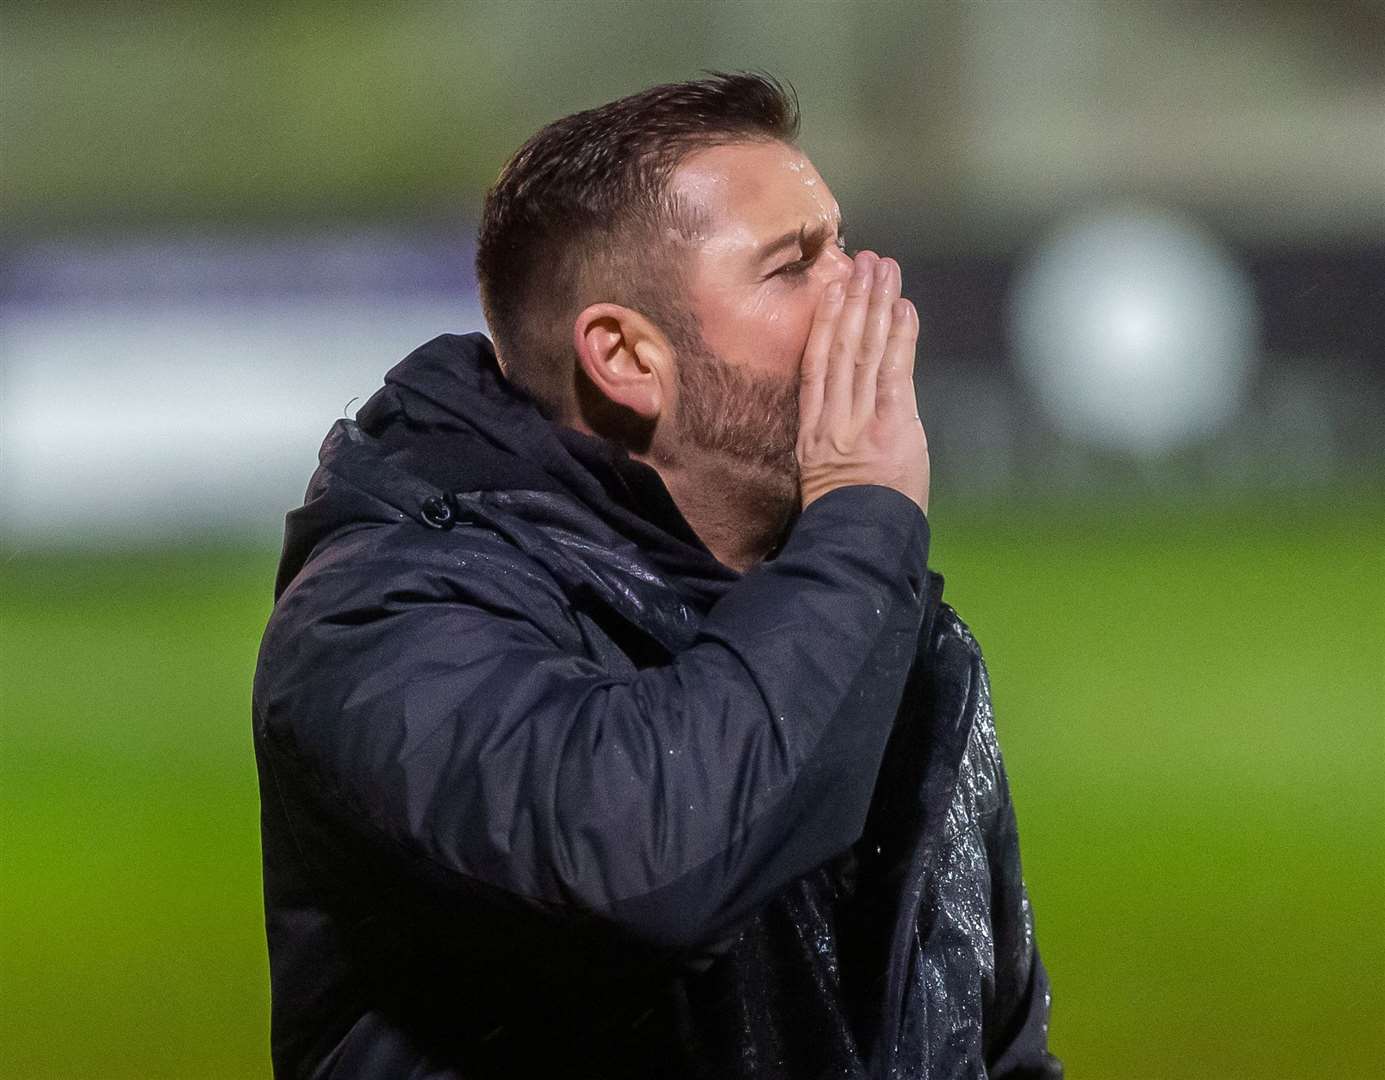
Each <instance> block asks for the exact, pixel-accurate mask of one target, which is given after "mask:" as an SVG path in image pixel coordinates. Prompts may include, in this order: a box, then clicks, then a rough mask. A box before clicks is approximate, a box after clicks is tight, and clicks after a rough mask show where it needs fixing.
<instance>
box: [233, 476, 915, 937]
mask: <svg viewBox="0 0 1385 1080" xmlns="http://www.w3.org/2000/svg"><path fill="white" fill-rule="evenodd" d="M411 529H412V526H410V525H408V524H403V525H399V526H385V527H376V528H369V529H362V530H358V531H357V532H354V533H350V534H347V535H346V536H345V537H342V538H338V539H337V540H336V541H334V542H332V543H331V544H329V545H328V547H327V548H326V549H325V551H324V552H321V553H319V555H317V556H315V557H314V559H313V560H312V561H311V562H310V564H309V566H308V568H307V569H306V570H305V571H304V572H303V573H302V574H300V576H299V578H298V579H296V580H295V582H294V583H293V585H292V586H291V587H290V588H289V589H288V590H287V591H286V592H285V593H284V595H283V596H282V597H281V598H280V601H279V603H278V605H277V606H276V610H275V613H274V615H273V616H272V617H271V620H270V625H269V628H268V630H267V631H266V635H265V640H264V643H263V645H262V648H261V655H260V665H259V668H258V670H257V674H256V686H255V709H256V738H257V742H258V743H259V744H260V749H261V752H262V753H263V754H264V755H265V756H266V757H267V758H268V760H269V762H270V764H271V766H272V768H273V770H274V772H275V774H276V776H277V777H278V778H279V779H278V783H279V784H280V787H281V789H283V788H284V787H285V786H289V787H292V786H295V785H300V786H303V787H305V788H307V789H309V790H311V792H312V793H313V805H318V806H325V807H328V808H330V810H331V812H332V813H333V814H334V815H338V816H339V819H340V820H341V821H344V822H346V823H347V825H348V828H349V829H351V830H353V831H355V832H356V833H357V834H358V835H360V836H361V837H364V838H368V839H369V840H371V841H379V842H382V844H383V847H385V848H386V849H388V850H390V851H393V852H395V853H397V856H398V865H399V867H400V868H401V869H402V871H403V872H405V873H409V874H413V875H415V877H416V879H417V880H419V881H427V882H430V883H432V885H430V887H434V888H436V889H437V890H438V893H439V895H448V894H450V893H451V892H453V891H455V890H456V889H457V888H458V886H459V885H461V886H465V885H466V884H467V883H472V884H474V885H476V886H477V887H479V888H481V889H482V890H484V891H498V892H499V893H500V894H503V895H504V896H506V897H508V898H511V899H515V898H518V899H520V900H521V901H522V902H523V904H525V905H528V906H532V907H534V908H539V909H543V910H544V911H546V912H547V913H548V914H550V915H556V916H557V917H560V918H580V919H592V918H595V919H597V920H600V921H602V922H606V923H609V924H613V925H614V926H616V927H618V928H619V930H620V931H621V932H623V933H626V934H629V935H632V936H633V937H635V938H637V939H639V940H641V941H644V942H646V943H648V944H651V945H654V946H656V947H660V948H674V949H685V948H690V947H696V946H702V945H706V944H709V943H711V942H713V941H715V940H717V939H718V938H719V937H721V936H723V934H724V932H725V931H726V929H727V928H729V927H731V926H733V925H734V924H735V923H737V922H739V921H740V920H742V919H743V918H745V917H747V916H748V915H750V914H752V913H753V912H754V910H756V909H757V908H758V907H759V906H761V905H762V904H763V903H765V902H766V901H768V900H769V899H770V898H771V897H772V896H773V895H774V894H775V893H776V892H777V891H778V890H779V889H780V888H782V886H783V885H785V884H786V883H787V882H789V881H790V880H792V879H793V878H795V877H797V876H799V875H800V874H802V873H805V872H807V871H808V870H810V869H811V868H813V867H814V866H816V865H818V864H820V863H822V862H824V861H825V860H827V859H828V858H831V857H832V856H833V855H835V854H837V853H839V852H841V851H843V850H845V849H846V848H847V847H849V846H850V844H851V843H852V842H853V841H855V840H856V839H857V838H858V837H859V836H860V834H861V831H862V827H863V824H864V819H865V814H866V810H867V806H868V804H869V801H870V797H871V792H872V788H873V786H874V783H875V777H876V774H877V771H878V769H879V766H880V760H881V756H882V754H883V752H884V747H885V744H886V741H887V738H888V736H889V732H890V728H891V724H892V722H893V719H894V715H895V711H896V709H897V707H898V704H899V700H900V697H901V694H902V691H903V686H904V681H905V678H906V676H907V673H908V669H909V665H910V662H911V660H912V658H913V655H914V651H915V650H914V646H915V639H916V637H917V634H918V630H919V624H920V621H921V618H922V610H923V597H922V588H923V578H924V574H925V563H926V559H927V546H928V530H927V523H926V521H925V519H924V516H923V514H922V513H921V512H920V511H919V509H918V507H917V506H916V505H914V504H913V503H912V502H911V501H910V500H908V499H907V498H906V497H905V496H903V495H901V494H899V493H898V492H895V491H893V490H891V489H888V488H884V487H875V486H857V487H850V488H842V489H838V490H837V491H834V492H832V493H830V494H828V495H826V496H824V497H823V498H821V499H819V500H817V501H815V502H814V503H813V504H812V505H811V506H809V507H808V508H807V510H805V511H804V513H803V514H802V516H801V517H800V519H799V521H798V522H797V524H796V525H795V527H794V530H793V533H792V535H791V536H790V538H789V540H788V541H787V542H786V544H785V545H784V547H783V549H782V550H781V551H780V553H779V555H778V556H777V557H776V558H775V559H774V560H772V561H771V562H768V563H764V564H762V565H761V566H759V567H757V568H756V569H754V570H753V571H752V572H750V573H749V574H747V575H746V576H745V577H744V578H743V579H742V580H741V581H739V582H737V583H736V585H735V586H733V587H732V588H731V589H730V590H729V591H728V592H727V593H726V595H724V596H723V597H722V598H721V600H719V601H718V602H717V604H716V605H715V606H714V607H713V608H712V609H711V611H710V613H709V614H708V616H707V618H706V619H705V620H704V622H703V624H702V626H701V627H700V630H699V633H698V635H697V637H696V639H695V640H694V641H693V643H692V644H691V646H690V647H689V648H687V649H686V650H684V651H683V652H681V653H679V654H678V655H676V656H674V657H673V659H672V661H671V662H670V663H668V664H666V665H663V666H659V667H651V668H646V669H643V670H641V671H639V672H638V673H636V674H634V675H633V676H630V677H623V678H618V677H613V676H612V675H611V674H610V673H609V672H607V671H606V670H604V669H603V668H601V667H600V666H599V665H597V664H596V663H594V662H593V661H592V660H590V659H589V658H588V657H587V656H586V654H585V651H584V649H583V648H582V646H581V639H580V637H579V636H578V634H577V631H576V627H575V624H574V623H573V621H572V620H571V618H570V617H569V615H568V614H567V611H566V605H567V598H565V597H563V596H562V595H561V594H560V593H559V592H558V590H557V587H556V586H555V585H554V584H553V582H552V579H551V578H548V577H547V575H546V574H545V572H544V571H543V570H542V569H541V568H540V567H538V566H537V565H536V564H533V563H531V562H529V561H528V560H526V559H525V558H524V557H523V556H522V554H520V553H519V552H517V551H516V549H514V548H513V547H509V546H507V545H505V544H504V543H503V542H501V541H499V540H497V539H496V538H494V537H493V536H492V534H490V533H489V532H486V531H483V530H469V529H463V528H459V529H456V530H454V531H453V532H451V533H436V532H431V531H430V532H429V533H428V538H427V542H426V544H422V546H421V541H420V539H419V535H418V534H417V533H412V532H411V531H410V530H411ZM382 536H383V537H386V539H383V540H382V539H381V537H382ZM391 537H392V539H391ZM399 537H404V538H405V539H404V540H402V541H401V540H400V539H398V538H399ZM406 541H407V542H406ZM429 545H431V546H429ZM295 828H296V830H297V832H298V834H299V835H300V837H302V836H304V835H306V834H307V832H308V823H301V822H300V823H295ZM302 843H303V841H302V840H301V839H300V845H301V844H302Z"/></svg>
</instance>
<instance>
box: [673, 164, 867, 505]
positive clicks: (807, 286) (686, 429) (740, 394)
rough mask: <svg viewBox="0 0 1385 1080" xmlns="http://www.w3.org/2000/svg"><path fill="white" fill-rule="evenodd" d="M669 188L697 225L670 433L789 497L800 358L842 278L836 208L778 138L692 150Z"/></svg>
mask: <svg viewBox="0 0 1385 1080" xmlns="http://www.w3.org/2000/svg"><path fill="white" fill-rule="evenodd" d="M671 188H672V190H673V191H674V192H675V193H677V194H679V195H681V196H682V197H683V198H684V199H686V200H687V201H688V203H689V204H691V205H692V206H694V207H697V208H700V209H701V210H702V211H703V212H704V215H705V219H706V222H707V226H706V228H705V229H704V231H703V233H702V235H701V237H700V238H699V242H698V243H697V244H696V245H695V246H694V248H693V250H692V252H691V254H690V256H689V263H688V268H687V273H688V285H689V290H688V295H687V298H686V303H687V306H688V308H689V310H690V311H691V312H692V313H693V314H694V315H696V317H697V320H698V323H699V324H700V326H701V329H702V345H703V348H702V349H699V350H698V351H697V352H698V354H697V355H680V357H679V400H678V418H679V424H678V430H679V434H680V436H681V437H682V438H683V439H684V440H685V441H686V442H687V443H689V444H691V445H694V446H697V447H700V448H701V449H704V450H708V451H712V452H716V453H720V454H724V455H728V456H731V457H734V458H737V459H739V460H741V461H743V462H744V463H745V464H747V465H750V466H753V467H757V468H758V469H759V470H760V471H761V472H766V471H767V472H769V473H771V474H774V475H776V476H777V477H778V478H779V479H780V480H781V481H783V482H784V483H785V486H786V489H787V488H788V487H789V486H790V484H791V487H792V494H793V495H795V496H796V495H797V460H796V458H795V455H794V447H795V444H796V443H797V439H798V380H799V368H800V366H801V365H802V362H803V351H804V348H805V347H806V346H807V343H808V332H809V329H810V327H811V325H812V321H813V314H814V312H815V310H816V308H817V304H818V299H819V297H820V296H821V295H822V291H823V290H824V289H825V288H826V287H827V285H828V284H829V283H830V282H832V281H834V280H837V279H838V278H842V279H845V278H846V277H848V276H849V275H850V272H851V259H850V257H849V256H848V255H847V254H846V252H845V251H843V250H842V248H841V246H839V241H840V236H841V231H840V225H841V212H840V210H839V209H838V206H837V201H836V199H834V198H833V196H832V192H831V190H830V189H829V188H828V187H827V184H826V183H825V182H824V181H823V179H822V177H820V176H819V175H818V172H817V170H816V169H814V168H813V165H812V163H811V162H810V161H809V160H808V159H807V158H806V157H805V156H804V155H803V154H802V153H801V152H800V151H798V150H796V149H794V148H793V147H790V146H787V145H785V144H783V143H779V142H770V143H736V144H733V145H729V146H717V147H712V148H709V149H706V150H701V151H698V152H697V153H694V154H692V155H690V156H689V157H688V158H686V159H685V160H684V161H683V162H682V163H681V164H680V166H679V167H678V169H677V170H676V171H675V172H674V174H673V177H672V182H671Z"/></svg>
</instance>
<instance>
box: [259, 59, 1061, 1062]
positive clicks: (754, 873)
mask: <svg viewBox="0 0 1385 1080" xmlns="http://www.w3.org/2000/svg"><path fill="white" fill-rule="evenodd" d="M797 122H798V120H797V109H796V104H795V103H794V102H793V101H792V99H791V98H789V97H787V96H786V95H785V93H784V91H783V90H782V88H781V87H780V86H779V85H778V84H777V83H776V82H774V81H773V80H771V79H768V78H765V77H761V76H756V75H714V76H712V77H709V78H707V79H704V80H701V81H697V82H690V83H684V84H678V85H672V86H661V87H655V88H653V89H650V90H647V91H645V92H643V93H640V94H636V95H634V96H632V97H629V98H625V99H622V100H620V101H617V102H613V103H612V104H610V105H607V106H604V107H602V108H599V109H595V110H592V111H589V112H585V113H579V114H577V115H575V116H570V117H566V118H564V119H562V120H559V121H557V122H556V123H554V124H552V125H550V126H549V127H547V128H545V129H544V130H543V131H541V132H539V133H538V134H537V135H536V136H534V137H533V138H532V139H531V140H530V141H529V142H528V143H527V144H526V145H525V146H524V147H523V148H521V150H520V151H519V152H518V153H517V154H516V155H515V157H514V158H513V159H512V160H511V161H510V162H509V164H508V165H507V166H506V167H505V169H504V171H503V172H502V173H501V176H500V178H499V180H498V181H497V183H496V185H495V187H494V188H493V189H492V191H491V192H490V193H489V195H488V197H487V201H486V206H485V211H484V219H483V222H482V226H481V234H480V243H479V248H478V254H477V271H478V278H479V282H480V287H481V296H482V302H483V304H484V306H485V310H486V316H487V322H488V323H489V326H490V329H491V331H492V334H493V336H494V340H495V348H494V350H493V349H492V347H491V345H490V343H489V342H488V341H487V340H486V339H485V338H484V337H482V336H481V335H479V334H471V335H467V336H464V337H456V336H450V335H445V336H443V337H441V338H438V339H436V340H434V341H432V342H430V343H429V344H427V345H425V346H423V347H422V348H420V349H419V350H417V351H416V352H415V353H413V354H412V355H411V356H409V357H408V358H407V359H405V360H404V361H403V362H402V363H401V364H399V365H398V366H397V367H396V368H395V369H394V370H393V371H391V372H390V373H389V375H388V376H386V379H385V386H384V388H383V389H382V390H380V391H379V392H378V393H377V394H376V395H375V396H374V397H373V398H372V399H371V400H370V401H369V402H368V403H367V404H366V406H365V407H364V408H363V409H362V410H361V411H360V413H359V414H358V416H357V418H356V420H355V422H350V421H341V422H339V423H338V424H337V425H336V427H335V428H334V429H333V430H332V432H331V433H330V434H329V435H328V437H327V441H326V442H325V443H324V446H323V450H322V456H321V467H320V468H319V470H318V472H317V473H316V474H315V476H314V478H313V481H312V483H311V486H310V487H309V490H308V495H307V499H306V501H305V503H304V506H303V507H302V508H301V509H299V510H296V511H294V512H293V513H292V514H291V515H290V516H289V522H288V530H287V536H286V540H285V546H284V554H283V561H282V564H281V567H280V573H279V578H278V582H277V587H276V594H277V602H276V605H275V609H274V613H273V615H272V617H271V619H270V622H269V626H268V629H267V631H266V634H265V638H264V643H263V646H262V649H261V653H260V663H259V668H258V670H257V673H256V680H255V744H256V751H257V757H258V760H259V766H260V783H261V799H262V807H263V841H264V864H265V894H266V915H267V926H268V936H269V946H270V958H271V972H272V982H273V1055H274V1063H275V1070H276V1073H277V1074H278V1075H281V1076H314V1077H325V1076H341V1077H358V1076H371V1077H405V1076H410V1077H439V1078H441V1077H449V1078H462V1077H467V1078H470V1077H490V1076H505V1077H508V1078H514V1077H522V1076H545V1077H547V1076H556V1075H561V1076H565V1077H818V1076H829V1075H830V1076H834V1077H940V1076H948V1077H954V1076H984V1075H987V1070H989V1075H991V1076H996V1077H1002V1076H1003V1077H1020V1076H1025V1077H1032V1076H1044V1077H1048V1076H1056V1075H1058V1066H1057V1063H1056V1062H1055V1061H1054V1060H1053V1059H1052V1058H1051V1057H1050V1056H1049V1055H1048V1053H1047V1050H1046V1048H1045V1043H1046V1025H1047V1012H1048V991H1047V980H1046V977H1045V975H1044V971H1043V968H1042V966H1041V965H1040V963H1039V960H1038V956H1037V953H1036V952H1035V951H1034V945H1033V936H1032V922H1031V918H1030V913H1029V907H1028V902H1027V899H1026V897H1025V892H1024V886H1023V883H1022V881H1021V878H1020V867H1019V854H1018V847H1017V839H1016V833H1015V825H1014V815H1013V813H1012V810H1011V806H1010V801H1009V795H1008V790H1007V787H1006V782H1005V774H1004V771H1003V769H1002V767H1001V765H1000V759H999V753H998V750H997V747H996V742H995V730H994V726H993V724H992V721H991V713H990V706H989V696H988V689H987V683H986V675H985V669H984V667H983V665H982V663H981V659H980V654H979V651H978V650H977V648H976V645H975V642H974V641H973V640H972V638H971V636H970V635H969V634H968V633H967V631H966V628H965V627H964V626H963V625H962V624H961V623H960V622H959V621H958V619H957V618H956V616H955V614H954V613H953V612H952V611H951V609H950V608H948V607H947V606H946V605H943V604H942V603H941V600H940V595H941V587H942V583H941V579H940V578H938V577H937V576H936V575H933V574H930V573H929V572H928V571H927V568H926V559H927V544H928V528H927V523H926V518H925V516H924V515H925V511H926V507H927V499H928V480H929V472H928V454H927V446H926V441H925V437H924V431H923V427H922V425H921V424H920V422H919V418H918V408H917V405H916V402H915V398H914V388H913V379H912V372H913V363H914V349H915V342H916V338H917V334H918V321H917V316H916V314H915V312H914V310H913V307H912V305H910V304H909V302H908V301H906V300H902V299H900V297H899V293H900V275H899V268H898V266H897V264H896V263H895V262H894V261H892V260H890V259H881V258H878V257H877V256H875V255H874V254H872V253H869V252H862V253H860V254H858V255H857V256H856V257H855V258H854V259H853V258H852V257H850V256H849V255H848V254H847V253H846V252H845V249H844V239H843V236H842V232H841V224H840V212H839V209H838V206H837V204H836V201H835V200H834V199H833V197H832V194H831V191H830V190H829V189H828V187H827V185H826V184H825V183H824V182H823V180H822V178H821V177H820V176H819V175H818V174H817V172H816V170H815V169H814V168H813V166H812V164H811V163H810V162H809V161H808V160H807V159H806V158H805V157H804V156H803V154H802V153H801V152H800V151H799V150H798V149H797V147H796V146H795V144H794V141H793V140H794V137H795V134H796V131H797Z"/></svg>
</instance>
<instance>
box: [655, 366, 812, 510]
mask: <svg viewBox="0 0 1385 1080" xmlns="http://www.w3.org/2000/svg"><path fill="white" fill-rule="evenodd" d="M678 359H679V363H678V435H679V442H680V443H681V444H682V445H683V446H684V447H686V448H689V449H693V450H697V451H700V452H702V453H705V454H709V455H713V456H715V457H717V458H719V459H721V460H722V461H724V462H728V463H730V464H732V466H733V467H734V468H735V469H736V471H737V472H738V473H740V474H741V476H742V477H743V479H744V480H745V481H746V482H747V486H749V487H751V488H753V489H758V490H756V495H757V497H758V498H760V499H763V500H764V503H765V506H764V510H765V513H766V517H767V519H772V520H774V521H776V522H779V521H783V520H786V519H787V518H788V517H789V516H790V515H792V513H793V512H794V511H795V510H796V509H797V507H798V503H799V499H800V493H799V476H798V454H797V452H796V446H797V443H798V387H799V380H798V376H797V375H790V376H788V377H787V378H779V377H776V376H772V375H761V374H752V373H750V372H747V371H744V370H742V369H741V368H738V367H736V366H734V365H732V364H729V363H727V362H726V361H724V360H722V359H721V357H719V356H717V355H716V354H715V353H714V352H712V351H711V350H710V349H708V348H706V346H705V344H704V345H702V346H701V347H699V348H692V349H682V350H679V358H678Z"/></svg>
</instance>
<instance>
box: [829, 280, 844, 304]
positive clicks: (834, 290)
mask: <svg viewBox="0 0 1385 1080" xmlns="http://www.w3.org/2000/svg"><path fill="white" fill-rule="evenodd" d="M841 298H842V283H841V282H840V281H834V282H832V284H831V285H829V286H827V299H829V300H840V299H841Z"/></svg>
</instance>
